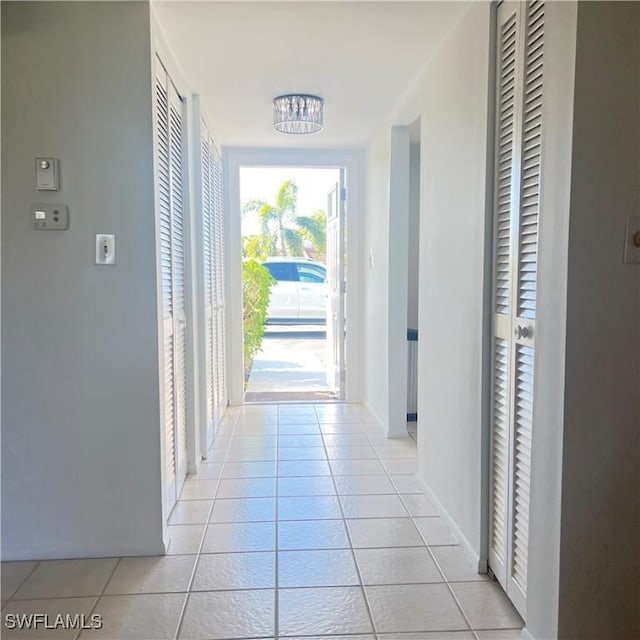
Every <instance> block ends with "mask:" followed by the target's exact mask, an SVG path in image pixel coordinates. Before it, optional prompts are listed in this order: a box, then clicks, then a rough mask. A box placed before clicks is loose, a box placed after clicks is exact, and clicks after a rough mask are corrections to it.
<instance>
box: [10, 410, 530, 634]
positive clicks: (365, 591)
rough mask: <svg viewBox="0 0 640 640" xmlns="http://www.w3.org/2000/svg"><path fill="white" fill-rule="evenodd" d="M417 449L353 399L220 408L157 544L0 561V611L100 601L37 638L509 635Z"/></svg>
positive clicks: (56, 609) (506, 611) (68, 607)
mask: <svg viewBox="0 0 640 640" xmlns="http://www.w3.org/2000/svg"><path fill="white" fill-rule="evenodd" d="M415 456H416V446H415V442H414V441H413V439H406V440H402V441H390V440H388V439H386V438H385V437H384V435H383V434H382V433H381V432H380V431H379V430H378V428H377V427H376V426H374V425H372V424H371V423H370V422H369V418H368V416H367V413H366V412H365V410H364V409H362V408H360V407H354V406H348V405H341V404H316V405H311V404H309V405H302V404H299V405H279V406H277V405H253V406H245V407H243V408H241V409H229V411H228V412H227V415H226V416H225V419H224V421H223V425H222V426H221V429H220V431H219V433H218V437H217V439H216V442H215V445H214V448H213V449H212V451H211V456H210V458H209V460H208V461H207V462H206V463H205V464H203V465H202V468H201V471H200V473H199V474H198V476H197V477H191V478H190V479H188V480H187V482H186V484H185V486H184V489H183V491H182V496H181V497H182V499H181V500H180V501H179V502H178V503H177V505H176V507H175V509H174V512H173V513H172V515H171V518H170V526H169V531H170V533H169V535H170V537H171V540H170V544H169V549H168V555H167V556H165V557H152V558H120V559H116V558H106V559H92V560H56V561H48V562H47V561H45V562H39V563H35V562H14V563H3V566H2V573H3V593H4V594H5V596H4V597H8V595H9V594H11V598H10V600H9V602H8V603H6V604H5V606H4V608H3V613H4V614H8V613H16V614H18V613H35V612H38V613H42V612H45V613H46V612H49V613H50V614H54V613H70V614H76V613H84V614H87V615H89V614H100V615H101V616H102V622H103V628H102V629H100V630H93V631H88V630H85V631H82V632H81V633H80V634H79V636H78V635H77V631H71V632H69V631H67V632H63V631H61V630H58V631H54V632H52V631H48V632H46V634H48V635H46V637H48V638H57V637H69V638H77V637H79V638H81V639H86V638H109V639H113V640H115V639H118V640H127V639H130V638H131V639H133V638H136V639H141V638H146V639H148V638H153V639H154V640H161V639H167V640H171V639H174V638H184V639H187V638H188V639H194V640H195V639H199V640H215V639H234V638H259V637H264V638H271V637H299V636H307V637H317V636H323V635H327V636H328V635H331V636H333V637H334V638H335V637H336V636H346V635H349V636H350V637H351V638H353V639H354V640H356V639H357V640H365V638H366V639H369V640H370V639H373V638H374V637H375V636H374V634H376V635H377V636H378V638H388V639H389V640H410V639H411V638H414V639H415V640H421V639H427V638H428V639H430V640H434V639H435V638H444V639H447V640H463V639H464V640H473V639H477V640H512V639H513V640H515V638H518V637H519V634H520V630H519V629H520V627H521V624H522V623H521V620H520V618H519V616H518V615H517V613H516V612H515V610H514V609H513V607H512V606H511V604H510V603H509V601H508V600H507V598H506V597H505V596H504V595H503V593H502V591H501V590H500V589H499V587H498V586H497V584H496V583H494V582H490V581H489V580H488V579H487V578H486V576H480V575H478V574H476V573H475V572H474V571H473V569H472V567H471V566H470V565H469V564H468V563H467V561H466V559H465V557H464V556H463V554H462V552H461V550H460V548H459V547H458V546H457V545H456V542H455V540H454V538H453V537H452V536H451V534H450V532H449V531H448V529H447V527H446V526H445V525H444V523H443V522H442V521H441V519H440V518H438V517H437V515H436V511H435V510H434V508H433V506H432V505H431V504H430V503H429V501H428V500H427V499H426V498H425V496H424V495H423V494H422V493H421V491H420V487H419V485H418V484H417V482H416V480H415V479H414V477H413V473H414V471H415ZM363 587H364V588H363ZM276 594H277V597H275V596H276ZM54 598H57V599H55V600H54ZM6 631H7V630H6V629H5V632H6ZM428 632H431V633H428ZM74 634H75V635H74ZM3 637H6V638H26V637H44V636H41V635H37V634H36V635H33V632H32V633H31V635H29V634H27V632H22V633H20V632H18V631H17V630H16V631H13V632H11V631H9V632H7V633H6V635H5V634H3Z"/></svg>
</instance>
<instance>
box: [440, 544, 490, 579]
mask: <svg viewBox="0 0 640 640" xmlns="http://www.w3.org/2000/svg"><path fill="white" fill-rule="evenodd" d="M431 553H432V554H433V557H434V558H435V559H436V562H437V563H438V565H439V566H440V569H441V571H442V573H443V574H444V577H445V578H446V579H447V582H473V581H478V582H482V581H484V580H489V579H490V578H489V576H487V574H486V573H478V571H477V568H474V567H473V565H472V564H471V562H470V561H469V559H468V558H467V556H465V554H464V552H463V551H462V549H461V548H460V547H457V546H454V547H433V548H432V549H431Z"/></svg>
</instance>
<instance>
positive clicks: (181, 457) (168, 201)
mask: <svg viewBox="0 0 640 640" xmlns="http://www.w3.org/2000/svg"><path fill="white" fill-rule="evenodd" d="M155 62H156V83H155V109H154V111H155V148H156V166H155V180H156V215H157V218H158V229H159V252H160V295H161V306H162V326H161V330H162V360H163V370H162V376H163V385H162V393H163V422H164V424H163V430H164V449H165V460H166V464H165V466H166V468H165V487H166V493H165V500H166V504H167V509H168V512H170V510H171V508H172V507H173V505H174V504H175V501H176V499H177V496H178V494H179V492H180V489H181V487H182V484H183V482H184V478H185V476H186V469H187V334H186V311H187V305H186V227H185V219H186V214H185V182H186V161H185V157H186V156H185V131H184V117H183V109H184V105H183V102H182V99H181V97H180V95H179V94H178V92H177V90H176V88H175V86H174V85H173V83H172V82H171V78H170V77H169V75H168V73H167V71H166V69H165V68H164V66H163V65H162V62H161V61H160V59H159V58H156V61H155Z"/></svg>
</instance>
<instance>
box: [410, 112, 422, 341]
mask: <svg viewBox="0 0 640 640" xmlns="http://www.w3.org/2000/svg"><path fill="white" fill-rule="evenodd" d="M415 124H416V125H417V126H418V128H419V126H420V122H419V121H418V122H416V123H415ZM412 128H413V127H412ZM418 135H419V134H418ZM409 162H410V166H409V230H408V233H409V254H408V263H409V264H408V282H407V290H408V300H407V328H408V329H417V328H418V316H419V314H418V301H419V299H420V298H419V295H418V284H419V281H420V278H419V273H420V143H419V142H414V141H412V142H411V149H410V160H409Z"/></svg>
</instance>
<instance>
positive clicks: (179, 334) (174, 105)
mask: <svg viewBox="0 0 640 640" xmlns="http://www.w3.org/2000/svg"><path fill="white" fill-rule="evenodd" d="M169 91H170V101H169V120H170V132H169V138H170V145H169V153H170V160H171V163H170V166H171V235H172V243H173V289H174V293H173V298H174V349H175V389H176V470H177V473H178V476H177V482H178V486H180V485H181V483H182V482H183V481H184V477H185V476H186V469H187V338H186V328H187V322H186V309H187V305H186V276H185V266H186V260H185V253H186V247H185V237H186V234H185V211H184V203H185V194H184V191H185V186H184V185H185V170H184V166H185V148H184V147H185V139H184V130H183V104H182V100H181V98H180V96H179V95H178V93H177V91H176V90H175V88H174V87H173V86H172V85H170V86H169Z"/></svg>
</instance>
